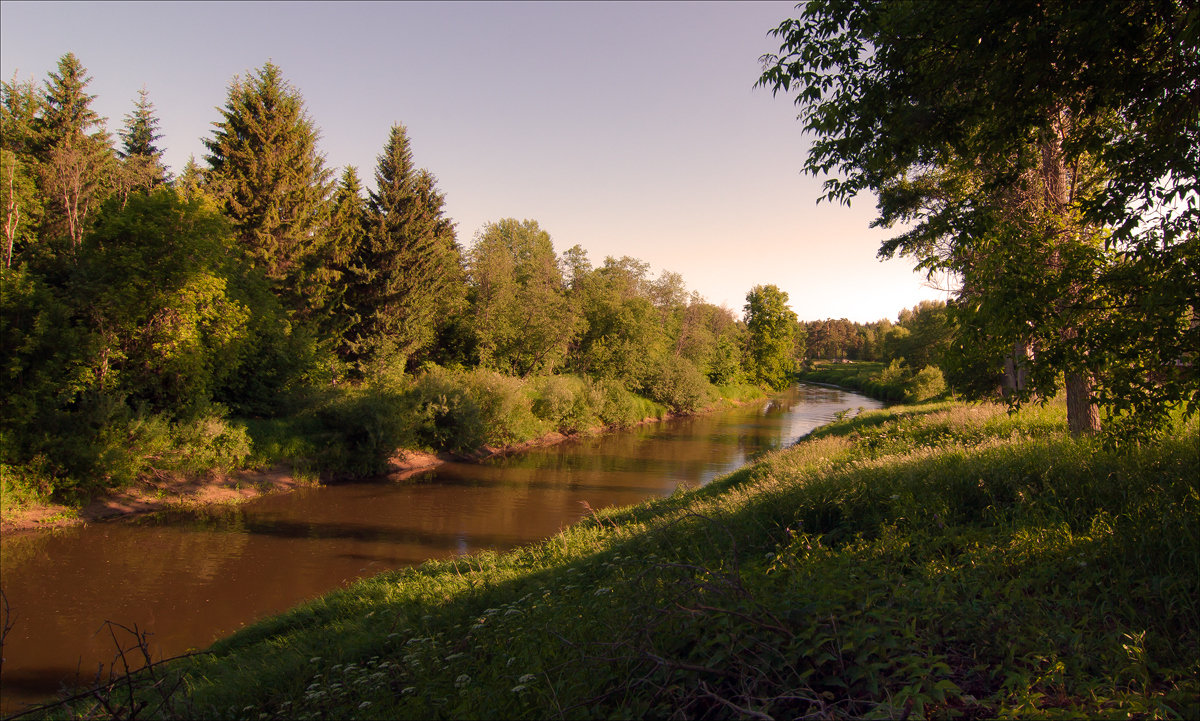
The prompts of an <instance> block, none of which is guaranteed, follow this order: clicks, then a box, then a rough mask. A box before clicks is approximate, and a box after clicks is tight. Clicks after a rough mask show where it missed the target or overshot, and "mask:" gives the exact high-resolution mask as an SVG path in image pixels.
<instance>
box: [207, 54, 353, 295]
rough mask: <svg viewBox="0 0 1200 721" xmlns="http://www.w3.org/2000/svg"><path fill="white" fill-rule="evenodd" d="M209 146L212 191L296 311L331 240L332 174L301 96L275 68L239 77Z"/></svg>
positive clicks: (248, 250)
mask: <svg viewBox="0 0 1200 721" xmlns="http://www.w3.org/2000/svg"><path fill="white" fill-rule="evenodd" d="M213 125H214V128H215V131H214V133H213V137H212V138H211V139H208V140H205V141H204V144H205V146H206V147H207V148H208V151H209V154H208V155H207V156H205V160H207V162H208V164H209V167H210V168H211V175H210V178H209V180H210V182H211V187H212V191H213V192H214V194H215V195H216V196H217V198H218V200H219V201H220V202H221V204H222V206H223V210H224V211H225V213H226V214H227V215H228V216H229V217H230V219H232V220H233V223H234V231H235V233H236V235H237V237H238V240H239V241H241V243H242V245H243V246H244V247H245V249H246V253H247V256H248V258H249V260H250V261H251V262H252V263H253V264H254V265H255V266H256V267H259V268H261V269H262V271H263V272H264V273H265V274H266V275H267V277H268V278H269V279H270V280H271V281H272V283H273V285H274V289H275V291H276V293H277V294H278V295H280V296H281V298H282V299H283V300H284V302H285V304H286V305H288V306H289V307H291V308H292V309H293V310H296V309H299V308H303V307H304V305H305V301H304V299H303V298H299V297H296V295H297V292H296V291H297V280H298V279H299V276H300V275H302V273H303V270H304V264H305V260H306V259H307V256H309V255H311V254H313V253H314V252H316V251H317V249H318V247H319V245H320V244H321V243H322V242H323V240H324V233H325V224H326V222H327V213H328V207H327V201H328V198H329V194H330V182H329V176H330V173H329V171H328V170H327V169H326V168H325V159H324V157H323V156H322V155H321V154H320V153H319V152H318V151H317V139H318V132H317V128H316V126H315V125H314V124H313V122H312V120H311V119H310V118H309V117H308V114H307V112H306V111H305V108H304V101H303V99H302V98H301V96H300V93H299V92H298V91H297V90H296V89H295V88H293V87H292V86H291V85H290V84H289V83H288V82H287V81H285V80H284V78H283V75H282V73H281V72H280V70H279V68H278V67H277V66H276V65H274V64H273V63H270V62H268V63H267V64H266V65H264V66H263V67H262V69H260V70H258V71H257V72H256V73H254V74H253V75H251V76H250V77H248V78H246V79H245V80H242V79H239V78H234V81H233V84H232V85H231V86H230V88H229V98H228V100H227V101H226V103H225V107H224V108H223V109H222V110H221V120H220V121H219V122H216V123H214V124H213Z"/></svg>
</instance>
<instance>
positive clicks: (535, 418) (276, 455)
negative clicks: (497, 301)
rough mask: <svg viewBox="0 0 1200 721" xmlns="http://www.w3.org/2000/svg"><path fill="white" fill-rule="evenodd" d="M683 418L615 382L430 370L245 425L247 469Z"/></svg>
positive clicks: (728, 401)
mask: <svg viewBox="0 0 1200 721" xmlns="http://www.w3.org/2000/svg"><path fill="white" fill-rule="evenodd" d="M763 397H765V394H764V393H763V391H762V389H760V388H758V387H757V386H753V385H729V386H709V387H708V389H707V390H706V391H705V396H704V404H703V406H697V407H696V408H694V409H692V410H697V411H698V410H704V409H708V408H720V407H724V406H729V405H734V404H736V403H742V402H746V401H749V400H754V399H757V398H763ZM672 412H687V411H682V409H679V408H675V407H673V406H671V405H668V404H664V403H660V402H657V401H655V400H652V399H650V398H646V397H644V396H640V395H638V394H636V393H633V392H632V391H630V390H628V389H627V388H626V387H625V386H624V385H623V384H621V383H619V382H616V381H605V380H596V379H592V378H588V377H586V376H575V375H552V376H533V377H530V378H515V377H512V376H506V375H503V374H500V373H496V372H494V371H489V370H484V369H471V370H465V369H458V370H452V369H444V368H439V367H436V366H433V367H430V368H428V369H426V370H425V371H424V372H422V373H421V374H419V375H417V376H415V377H412V378H407V379H403V380H401V381H399V382H396V381H392V382H389V383H379V382H377V383H367V384H364V385H362V386H358V387H351V388H343V389H336V390H328V391H325V392H323V393H321V394H318V395H316V396H314V397H313V398H311V399H309V400H308V401H307V402H306V403H304V404H303V405H302V407H301V408H300V409H299V410H297V411H296V412H294V413H292V414H290V415H288V416H285V417H282V418H277V419H266V420H263V419H249V420H246V421H245V422H246V424H247V426H248V428H249V432H250V437H251V438H252V439H253V448H254V451H253V452H252V453H251V455H250V457H249V459H248V463H249V465H251V466H257V467H262V466H269V465H272V464H275V463H288V464H291V465H293V466H296V467H301V468H313V469H316V470H318V471H322V472H325V473H335V474H336V473H339V472H342V473H351V474H371V473H380V472H382V471H383V470H385V469H386V467H387V462H388V459H389V458H390V457H391V456H392V455H394V454H395V452H396V449H398V448H407V449H414V450H423V451H431V452H435V453H436V452H442V451H448V452H452V453H461V454H471V453H473V452H476V451H478V450H479V449H481V448H485V447H491V448H501V447H504V446H509V445H515V444H520V443H523V442H526V441H530V440H534V439H536V438H540V437H542V436H544V435H546V434H548V433H552V432H559V433H565V434H576V433H594V432H598V431H601V430H604V429H606V428H627V427H629V426H632V425H634V424H637V423H640V422H642V421H643V420H646V419H658V418H663V417H666V416H667V415H668V414H669V413H672Z"/></svg>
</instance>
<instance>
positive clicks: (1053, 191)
mask: <svg viewBox="0 0 1200 721" xmlns="http://www.w3.org/2000/svg"><path fill="white" fill-rule="evenodd" d="M1070 125H1071V119H1070V115H1069V113H1068V111H1067V110H1066V109H1065V108H1064V109H1060V110H1058V112H1057V114H1056V117H1055V118H1054V130H1055V132H1054V134H1053V135H1052V136H1051V137H1048V138H1046V139H1045V140H1044V141H1043V143H1042V180H1043V183H1044V186H1043V187H1044V193H1045V198H1046V201H1047V205H1048V207H1049V208H1050V209H1051V210H1052V211H1053V212H1052V213H1051V217H1055V218H1059V219H1060V220H1059V226H1058V228H1057V233H1056V235H1057V236H1058V237H1057V241H1056V242H1057V243H1071V242H1078V237H1079V234H1080V232H1079V231H1080V230H1081V228H1079V227H1076V226H1074V224H1073V221H1070V220H1068V218H1069V217H1070V212H1069V211H1070V207H1071V204H1072V203H1073V202H1074V198H1073V197H1072V195H1073V192H1074V182H1073V178H1072V173H1071V169H1069V168H1068V167H1067V164H1066V160H1065V156H1064V153H1063V141H1064V139H1065V138H1066V136H1067V133H1068V132H1069V130H1070ZM1061 262H1062V260H1061V256H1060V253H1059V248H1058V247H1055V248H1054V249H1053V251H1052V253H1051V257H1050V265H1051V266H1054V265H1056V264H1058V263H1061ZM1064 290H1065V292H1066V294H1067V296H1068V297H1064V298H1062V299H1061V301H1060V307H1059V308H1057V309H1056V312H1057V313H1060V314H1061V313H1062V311H1063V310H1065V309H1066V307H1068V306H1069V305H1071V303H1073V302H1076V301H1078V300H1079V297H1080V296H1081V295H1082V294H1083V293H1085V292H1086V289H1084V288H1082V287H1080V286H1078V285H1075V286H1073V287H1070V288H1067V289H1064ZM1060 332H1061V334H1062V338H1063V340H1064V341H1065V342H1067V343H1070V342H1071V340H1072V339H1074V338H1077V337H1078V335H1079V334H1078V329H1077V328H1075V327H1073V326H1070V325H1068V326H1067V327H1064V328H1062V329H1061V331H1060ZM1066 386H1067V428H1069V429H1070V431H1071V435H1076V436H1079V435H1093V434H1096V433H1099V432H1100V411H1099V409H1098V408H1097V406H1096V402H1095V399H1094V394H1093V388H1092V377H1091V375H1090V374H1089V373H1086V372H1076V373H1068V374H1067V376H1066Z"/></svg>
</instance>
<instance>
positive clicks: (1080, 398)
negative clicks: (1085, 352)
mask: <svg viewBox="0 0 1200 721" xmlns="http://www.w3.org/2000/svg"><path fill="white" fill-rule="evenodd" d="M1067 428H1068V429H1069V430H1070V431H1071V435H1073V436H1080V435H1094V434H1096V433H1099V432H1100V408H1099V407H1098V406H1097V405H1096V403H1095V401H1094V400H1093V397H1092V378H1091V376H1090V375H1087V374H1084V373H1068V374H1067Z"/></svg>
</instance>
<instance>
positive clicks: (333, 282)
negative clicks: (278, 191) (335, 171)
mask: <svg viewBox="0 0 1200 721" xmlns="http://www.w3.org/2000/svg"><path fill="white" fill-rule="evenodd" d="M366 242H367V203H366V200H365V199H364V198H363V192H362V183H361V182H360V181H359V179H358V170H357V169H356V168H354V166H348V167H347V168H346V169H345V170H343V171H342V177H341V179H340V180H339V182H338V187H337V191H336V192H335V193H334V196H333V201H332V210H331V211H330V217H329V230H328V233H327V240H326V242H325V244H324V245H323V246H322V247H321V251H320V252H319V253H316V254H314V255H313V256H312V258H313V263H312V269H311V273H310V275H309V286H310V290H309V296H310V298H311V299H312V300H311V302H312V304H313V306H314V307H317V309H318V313H319V319H318V329H319V332H320V335H321V336H322V337H323V338H326V339H329V340H330V341H331V342H332V344H333V349H334V351H335V352H336V353H337V355H338V357H340V358H341V359H343V360H350V359H351V358H352V356H353V354H354V347H353V345H352V344H351V343H350V341H349V340H348V338H349V337H350V334H351V333H352V332H353V331H354V329H355V327H356V326H357V325H358V322H359V316H358V313H357V312H356V310H355V308H354V307H353V305H352V304H351V298H352V297H353V295H354V290H353V288H354V287H355V286H356V285H357V283H358V279H359V277H360V276H361V275H362V274H363V272H364V270H365V269H364V268H363V267H361V266H360V265H358V263H361V262H362V260H363V254H364V252H365V245H366Z"/></svg>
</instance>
